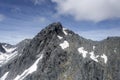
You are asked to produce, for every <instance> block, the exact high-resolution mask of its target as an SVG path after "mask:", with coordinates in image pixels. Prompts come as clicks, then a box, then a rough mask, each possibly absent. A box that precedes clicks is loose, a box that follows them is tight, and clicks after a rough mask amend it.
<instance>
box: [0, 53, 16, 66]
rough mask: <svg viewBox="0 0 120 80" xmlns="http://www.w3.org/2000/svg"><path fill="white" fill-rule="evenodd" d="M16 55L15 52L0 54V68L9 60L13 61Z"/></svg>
mask: <svg viewBox="0 0 120 80" xmlns="http://www.w3.org/2000/svg"><path fill="white" fill-rule="evenodd" d="M17 53H18V52H17V51H15V52H14V53H9V54H7V53H0V67H1V66H2V65H3V64H5V63H7V62H8V61H9V60H11V59H13V58H14V57H15V56H17V55H18V54H17Z"/></svg>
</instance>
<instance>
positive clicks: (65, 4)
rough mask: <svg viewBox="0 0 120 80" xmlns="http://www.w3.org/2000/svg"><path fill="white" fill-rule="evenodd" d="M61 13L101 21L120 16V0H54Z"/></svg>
mask: <svg viewBox="0 0 120 80" xmlns="http://www.w3.org/2000/svg"><path fill="white" fill-rule="evenodd" d="M52 1H53V2H55V3H57V6H56V10H57V11H58V14H60V15H71V16H73V17H74V18H75V19H76V20H87V21H94V22H99V21H102V20H106V19H112V18H120V4H119V3H120V0H52Z"/></svg>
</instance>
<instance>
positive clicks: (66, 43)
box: [59, 41, 69, 49]
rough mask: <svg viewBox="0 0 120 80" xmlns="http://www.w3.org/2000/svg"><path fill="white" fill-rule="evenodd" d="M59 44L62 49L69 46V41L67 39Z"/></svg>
mask: <svg viewBox="0 0 120 80" xmlns="http://www.w3.org/2000/svg"><path fill="white" fill-rule="evenodd" d="M59 46H61V48H62V49H65V48H68V47H69V43H68V41H64V42H63V43H61V44H60V45H59Z"/></svg>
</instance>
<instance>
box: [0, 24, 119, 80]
mask: <svg viewBox="0 0 120 80" xmlns="http://www.w3.org/2000/svg"><path fill="white" fill-rule="evenodd" d="M24 42H27V44H26V45H24ZM21 44H22V46H21V48H23V49H21V50H20V51H21V52H20V53H18V55H17V56H15V58H14V59H12V61H11V60H10V61H9V62H8V63H6V64H5V65H2V66H1V67H0V80H120V76H119V75H120V54H119V53H120V37H109V38H107V39H105V40H102V41H100V42H98V41H92V40H88V39H85V38H83V37H81V36H79V35H77V34H75V33H74V32H73V31H71V30H68V29H65V28H63V27H62V25H61V24H60V23H53V24H50V25H48V26H47V27H46V28H45V29H43V30H41V31H40V32H39V33H38V34H37V35H36V36H35V37H34V38H33V39H32V40H25V41H23V43H20V44H18V45H21ZM18 45H16V46H18Z"/></svg>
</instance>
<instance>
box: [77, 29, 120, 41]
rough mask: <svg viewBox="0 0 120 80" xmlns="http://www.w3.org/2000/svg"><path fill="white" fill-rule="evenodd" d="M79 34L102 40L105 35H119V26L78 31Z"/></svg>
mask: <svg viewBox="0 0 120 80" xmlns="http://www.w3.org/2000/svg"><path fill="white" fill-rule="evenodd" d="M77 33H78V34H79V35H80V36H83V37H85V38H87V39H92V40H97V41H100V40H103V39H106V38H107V37H113V36H120V28H115V29H106V30H92V31H80V32H77Z"/></svg>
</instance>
